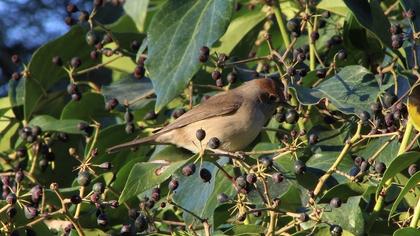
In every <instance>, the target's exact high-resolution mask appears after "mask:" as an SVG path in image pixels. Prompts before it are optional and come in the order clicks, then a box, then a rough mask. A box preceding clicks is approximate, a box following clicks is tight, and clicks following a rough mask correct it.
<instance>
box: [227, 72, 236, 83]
mask: <svg viewBox="0 0 420 236" xmlns="http://www.w3.org/2000/svg"><path fill="white" fill-rule="evenodd" d="M236 79H237V74H236V72H234V71H232V72H230V73H229V74H228V75H227V81H228V82H229V83H230V84H233V83H235V82H236Z"/></svg>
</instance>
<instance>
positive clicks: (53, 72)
mask: <svg viewBox="0 0 420 236" xmlns="http://www.w3.org/2000/svg"><path fill="white" fill-rule="evenodd" d="M86 32H87V31H86V30H85V29H83V28H82V27H80V26H74V27H73V28H72V29H71V30H70V31H69V32H68V33H67V34H65V35H63V36H61V37H60V38H58V39H56V40H53V41H51V42H49V43H47V44H45V45H44V46H42V47H40V48H39V49H38V50H36V51H35V53H34V54H33V56H32V59H31V61H30V63H29V65H28V69H29V72H30V77H29V78H26V79H25V93H24V100H25V101H24V116H25V119H26V120H29V119H30V117H31V115H32V113H33V112H34V110H36V108H37V106H38V104H39V103H40V102H41V101H42V100H43V99H45V98H46V97H47V91H48V89H49V88H51V87H52V86H53V85H54V84H55V83H56V82H58V81H59V80H60V78H62V77H64V76H65V75H66V72H65V70H64V69H63V68H62V67H60V66H55V65H54V64H53V63H52V61H51V60H52V58H53V57H54V56H60V57H61V59H62V61H63V63H64V64H66V63H68V62H69V61H70V60H71V58H72V57H76V56H77V57H79V58H80V59H81V60H82V65H81V67H80V68H78V70H80V69H84V68H87V67H90V66H92V65H93V64H94V62H93V61H92V60H91V59H90V56H89V52H90V51H91V48H90V47H89V45H88V44H87V43H86V40H85V37H83V35H85V34H86Z"/></svg>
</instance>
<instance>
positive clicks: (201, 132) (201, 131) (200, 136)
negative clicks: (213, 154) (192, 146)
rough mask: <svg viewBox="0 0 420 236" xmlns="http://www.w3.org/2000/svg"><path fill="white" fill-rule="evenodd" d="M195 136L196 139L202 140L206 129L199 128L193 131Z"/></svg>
mask: <svg viewBox="0 0 420 236" xmlns="http://www.w3.org/2000/svg"><path fill="white" fill-rule="evenodd" d="M195 137H196V138H197V139H198V141H203V140H204V138H205V137H206V131H204V129H199V130H197V131H196V132H195Z"/></svg>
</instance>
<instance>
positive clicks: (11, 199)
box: [6, 193, 17, 205]
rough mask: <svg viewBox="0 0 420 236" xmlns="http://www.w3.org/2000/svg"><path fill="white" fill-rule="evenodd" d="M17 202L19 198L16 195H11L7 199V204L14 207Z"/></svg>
mask: <svg viewBox="0 0 420 236" xmlns="http://www.w3.org/2000/svg"><path fill="white" fill-rule="evenodd" d="M16 201H17V197H16V195H15V194H14V193H9V194H8V195H7V197H6V202H7V204H9V205H14V204H15V203H16Z"/></svg>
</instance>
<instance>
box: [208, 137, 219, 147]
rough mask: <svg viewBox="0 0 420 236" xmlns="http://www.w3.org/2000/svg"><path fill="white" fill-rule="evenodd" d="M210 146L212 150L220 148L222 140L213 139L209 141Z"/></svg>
mask: <svg viewBox="0 0 420 236" xmlns="http://www.w3.org/2000/svg"><path fill="white" fill-rule="evenodd" d="M208 145H209V147H210V148H211V149H217V148H218V147H220V140H219V139H218V138H216V137H213V138H211V139H210V140H209V143H208Z"/></svg>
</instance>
